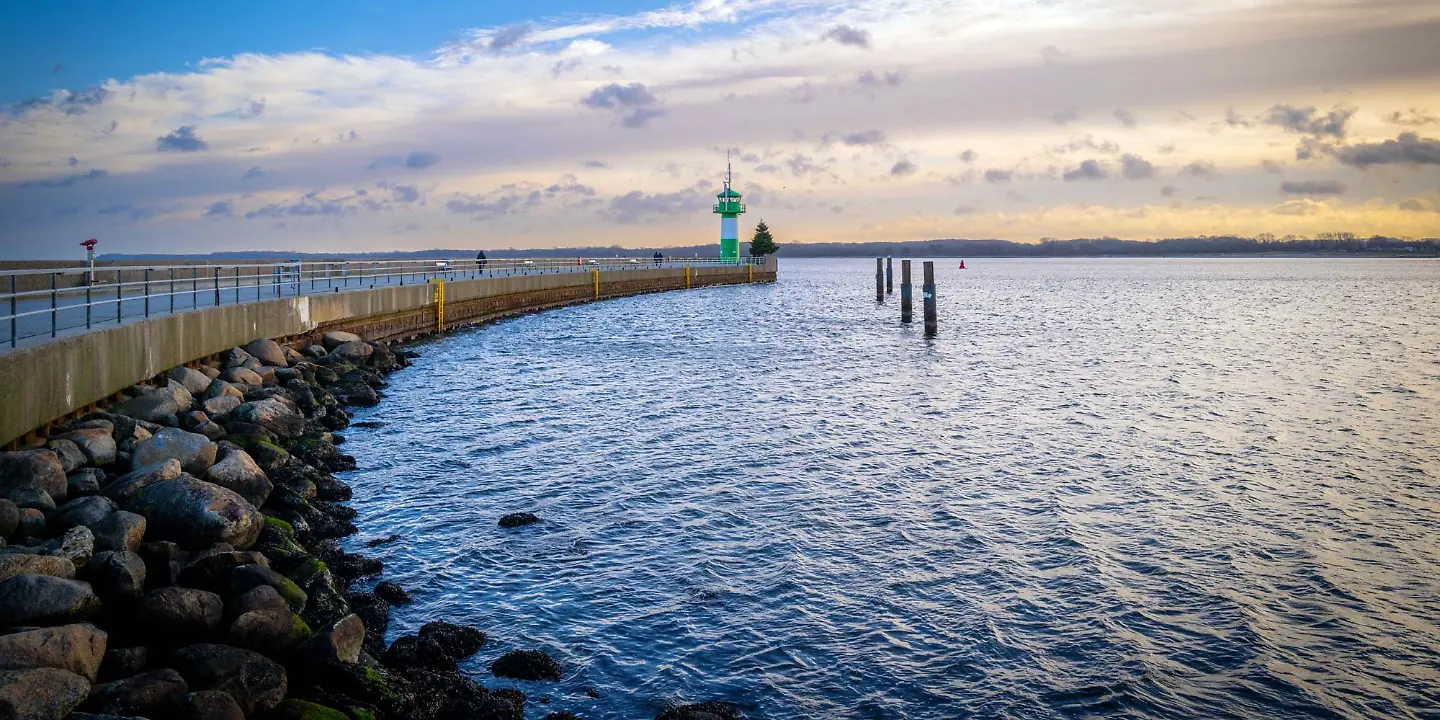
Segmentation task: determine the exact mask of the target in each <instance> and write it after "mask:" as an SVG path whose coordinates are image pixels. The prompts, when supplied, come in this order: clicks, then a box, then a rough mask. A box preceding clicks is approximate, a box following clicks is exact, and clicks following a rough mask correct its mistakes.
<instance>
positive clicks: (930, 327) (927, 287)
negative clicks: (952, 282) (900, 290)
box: [920, 260, 939, 335]
mask: <svg viewBox="0 0 1440 720" xmlns="http://www.w3.org/2000/svg"><path fill="white" fill-rule="evenodd" d="M920 295H921V296H922V297H924V298H925V334H926V335H934V334H936V333H937V332H939V327H938V324H937V323H936V320H935V263H933V262H931V261H929V260H926V261H925V284H924V285H921V286H920Z"/></svg>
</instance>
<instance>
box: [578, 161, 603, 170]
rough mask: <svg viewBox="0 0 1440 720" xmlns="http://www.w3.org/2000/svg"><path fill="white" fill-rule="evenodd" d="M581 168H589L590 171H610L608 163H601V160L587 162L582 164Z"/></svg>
mask: <svg viewBox="0 0 1440 720" xmlns="http://www.w3.org/2000/svg"><path fill="white" fill-rule="evenodd" d="M580 167H583V168H589V169H591V170H608V169H610V165H609V164H608V163H605V162H603V161H601V160H586V161H585V162H582V163H580Z"/></svg>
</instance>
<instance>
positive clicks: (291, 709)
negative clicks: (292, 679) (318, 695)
mask: <svg viewBox="0 0 1440 720" xmlns="http://www.w3.org/2000/svg"><path fill="white" fill-rule="evenodd" d="M270 717H271V718H274V720H350V716H349V715H346V714H345V713H343V712H340V711H339V710H336V709H334V708H331V707H326V706H324V705H321V704H319V703H312V702H308V701H305V700H296V699H295V698H290V699H289V700H286V701H285V702H282V703H280V705H279V706H277V707H276V708H275V709H274V710H271V711H270Z"/></svg>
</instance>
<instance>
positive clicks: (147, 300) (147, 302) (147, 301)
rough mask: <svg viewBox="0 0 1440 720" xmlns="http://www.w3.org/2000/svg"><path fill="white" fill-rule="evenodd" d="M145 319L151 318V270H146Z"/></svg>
mask: <svg viewBox="0 0 1440 720" xmlns="http://www.w3.org/2000/svg"><path fill="white" fill-rule="evenodd" d="M145 317H147V318H148V317H150V268H145Z"/></svg>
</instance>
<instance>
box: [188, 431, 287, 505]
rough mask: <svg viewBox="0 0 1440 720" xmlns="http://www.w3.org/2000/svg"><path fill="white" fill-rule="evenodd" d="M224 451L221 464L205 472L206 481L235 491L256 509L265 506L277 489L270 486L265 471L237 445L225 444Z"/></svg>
mask: <svg viewBox="0 0 1440 720" xmlns="http://www.w3.org/2000/svg"><path fill="white" fill-rule="evenodd" d="M222 450H223V452H224V455H223V457H222V458H221V460H220V462H218V463H215V464H214V465H212V466H210V469H209V470H206V471H205V480H206V481H207V482H212V483H215V484H216V485H219V486H220V487H223V488H226V489H229V490H233V491H235V493H236V494H238V495H239V496H240V497H243V498H245V500H246V501H248V502H249V503H250V504H251V505H254V506H255V507H260V506H261V505H264V504H265V499H266V498H268V497H270V491H271V490H273V489H274V488H275V486H274V485H272V484H270V478H268V477H266V476H265V471H264V470H261V469H260V466H259V465H256V464H255V460H254V459H253V458H251V457H250V453H247V452H245V451H244V450H241V449H240V448H239V447H237V446H235V445H230V444H229V443H225V446H224V447H222Z"/></svg>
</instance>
